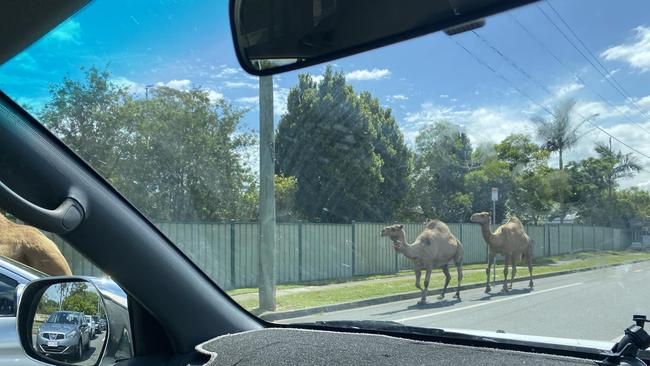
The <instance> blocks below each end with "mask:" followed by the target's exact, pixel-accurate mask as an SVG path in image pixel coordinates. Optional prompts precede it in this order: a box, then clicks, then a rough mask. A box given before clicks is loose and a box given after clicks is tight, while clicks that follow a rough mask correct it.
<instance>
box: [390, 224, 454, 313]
mask: <svg viewBox="0 0 650 366" xmlns="http://www.w3.org/2000/svg"><path fill="white" fill-rule="evenodd" d="M381 236H387V237H389V238H390V239H391V240H392V241H393V248H394V249H395V250H396V251H397V252H399V253H402V255H404V256H405V257H406V258H409V259H411V260H412V261H413V262H414V263H415V287H417V288H418V289H420V291H421V293H422V297H421V299H420V301H418V304H426V302H427V293H428V291H429V280H430V279H431V270H432V269H433V268H434V267H441V268H442V273H444V275H445V286H444V288H443V289H442V294H440V296H438V300H442V299H444V297H445V292H446V291H447V286H448V285H449V281H450V280H451V275H450V274H449V261H451V260H453V261H454V264H455V265H456V271H457V272H458V286H457V288H456V294H455V295H454V297H455V298H458V299H460V283H461V281H462V279H463V253H464V251H463V245H462V244H461V243H460V241H458V239H456V237H454V235H453V234H452V233H451V231H450V230H449V227H447V225H445V224H444V223H443V222H442V221H438V220H427V221H426V226H425V229H424V231H422V233H421V234H420V235H419V236H418V237H417V238H416V239H415V242H414V243H413V244H408V243H407V242H406V239H405V237H406V234H405V233H404V225H401V224H397V225H392V226H386V227H385V228H383V229H382V231H381ZM423 269H424V270H425V271H426V272H425V276H424V288H422V287H421V286H420V278H421V276H422V270H423Z"/></svg>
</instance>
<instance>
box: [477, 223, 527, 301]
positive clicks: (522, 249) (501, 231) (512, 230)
mask: <svg viewBox="0 0 650 366" xmlns="http://www.w3.org/2000/svg"><path fill="white" fill-rule="evenodd" d="M469 221H471V222H475V223H477V224H480V225H481V233H482V234H483V239H485V242H486V243H487V245H488V249H489V250H488V263H487V268H486V269H485V274H486V275H487V282H486V284H485V292H490V290H491V289H490V271H491V270H492V263H493V262H494V257H495V256H496V255H497V254H501V255H503V256H504V257H505V264H504V268H503V290H504V291H508V289H509V288H510V289H511V288H512V283H513V282H514V280H515V274H516V273H517V263H518V262H519V261H520V260H523V261H524V263H526V264H528V273H529V274H530V282H529V283H528V286H529V287H531V288H532V287H533V240H532V239H531V238H530V237H529V236H528V235H527V234H526V231H525V230H524V225H522V223H521V221H519V219H518V218H516V217H514V216H512V217H510V219H509V220H508V222H507V223H505V224H503V225H501V226H499V227H498V228H497V229H496V230H495V231H494V233H492V232H491V231H490V213H489V212H478V213H475V214H473V215H472V216H471V217H470V219H469ZM509 264H510V265H512V277H511V278H510V287H508V265H509Z"/></svg>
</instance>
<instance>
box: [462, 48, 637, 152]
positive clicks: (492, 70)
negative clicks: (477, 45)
mask: <svg viewBox="0 0 650 366" xmlns="http://www.w3.org/2000/svg"><path fill="white" fill-rule="evenodd" d="M452 39H453V40H454V42H455V43H456V44H457V45H458V46H459V47H461V48H462V49H463V50H465V52H467V53H468V54H469V55H470V56H472V57H473V58H474V59H475V60H476V61H477V62H478V63H479V64H481V65H483V66H484V67H486V68H487V69H488V70H490V71H491V72H492V73H493V74H495V75H496V76H498V77H499V78H500V79H502V80H504V81H505V82H506V83H508V84H510V85H511V86H512V87H513V88H514V89H515V90H517V92H519V93H520V94H521V95H523V96H524V97H526V98H528V99H529V100H530V101H531V102H532V103H533V104H535V105H537V106H538V107H540V108H542V109H543V110H544V111H546V112H547V113H548V114H550V115H551V116H554V113H553V112H552V111H551V110H549V109H548V108H547V107H545V106H543V105H541V104H540V103H538V102H537V101H536V100H534V99H533V98H532V97H530V96H529V95H528V94H527V93H525V92H524V91H523V90H521V89H520V88H518V87H517V86H516V85H515V84H514V83H513V82H512V81H510V80H509V79H508V78H506V77H505V76H503V75H502V74H500V73H499V72H497V71H496V70H495V69H494V68H493V67H491V66H490V65H488V64H487V63H486V62H484V61H483V60H481V58H480V57H478V56H476V55H475V54H474V53H473V52H472V51H470V50H469V49H467V48H466V47H465V46H463V45H462V44H461V43H460V42H458V41H457V40H456V39H454V38H453V37H452ZM493 50H494V51H495V52H497V49H496V47H494V48H493ZM497 53H498V54H499V55H503V53H502V52H500V51H499V52H497ZM502 57H504V58H507V57H506V56H505V55H503V56H502ZM508 60H509V59H508ZM510 62H512V63H514V64H516V63H515V62H514V61H512V60H510ZM516 68H517V69H518V70H523V69H522V68H521V67H520V66H519V65H517V66H516ZM523 74H524V76H526V77H529V78H530V79H531V81H533V79H532V77H531V76H530V74H528V73H527V72H525V70H524V71H523ZM535 83H536V84H537V83H538V84H540V85H541V83H539V82H535ZM543 89H544V90H546V91H548V88H546V87H543ZM551 96H552V93H551ZM578 116H580V117H581V118H582V119H583V122H587V123H589V124H590V125H592V126H594V127H595V128H596V129H598V130H599V131H601V132H603V133H604V134H606V135H607V136H609V137H611V138H612V139H614V140H616V141H617V142H619V143H620V144H621V145H623V146H625V147H627V148H628V149H630V150H632V151H634V152H636V153H637V154H639V155H641V156H643V157H646V158H648V159H650V155H646V154H644V153H642V152H641V151H639V150H637V149H636V148H634V147H632V146H630V145H628V144H627V143H625V142H623V141H622V140H621V139H619V138H618V137H616V136H614V135H612V134H611V133H609V132H607V131H605V130H604V129H603V128H602V127H601V126H599V125H598V124H595V123H593V122H592V121H591V120H590V118H591V117H590V118H585V117H584V116H582V115H580V114H579V113H578Z"/></svg>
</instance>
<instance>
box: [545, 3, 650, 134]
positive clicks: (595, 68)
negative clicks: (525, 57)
mask: <svg viewBox="0 0 650 366" xmlns="http://www.w3.org/2000/svg"><path fill="white" fill-rule="evenodd" d="M536 6H537V9H538V10H539V11H540V12H541V13H542V14H543V15H544V17H545V18H546V19H547V20H548V21H549V23H551V25H553V27H554V28H555V29H556V30H557V31H558V32H559V33H560V34H561V35H562V37H563V38H564V39H565V40H566V41H567V42H568V43H569V44H570V45H571V46H572V47H573V48H574V49H575V50H576V51H577V52H578V53H579V54H580V55H581V56H582V57H583V58H584V59H585V61H587V62H588V63H589V65H591V67H593V68H594V70H596V72H598V73H599V74H600V75H601V76H602V77H603V78H604V79H605V80H606V81H607V82H608V83H610V85H612V86H613V84H612V82H611V80H610V77H608V76H607V75H606V74H605V73H603V71H602V70H600V69H599V68H598V66H596V64H594V61H592V60H591V58H589V57H588V56H587V55H586V54H585V53H584V52H583V51H582V50H581V49H580V47H578V45H576V44H575V42H573V41H572V40H571V39H570V38H569V36H568V35H567V34H566V33H565V32H564V31H563V30H562V29H561V28H560V26H558V25H557V23H555V21H554V20H553V19H552V18H551V17H550V16H549V15H548V13H546V11H544V9H542V7H541V6H539V5H536ZM596 61H598V60H596ZM613 87H614V90H616V91H617V92H619V93H621V91H620V90H618V88H616V87H615V86H613ZM590 89H591V88H590ZM622 95H623V94H622ZM623 97H624V98H626V99H627V97H626V96H625V95H623ZM603 99H604V98H603ZM606 103H607V104H608V105H610V106H611V107H613V108H614V109H616V111H618V112H619V113H620V114H621V115H623V116H625V118H626V119H627V120H628V121H630V122H632V123H634V124H635V125H637V126H638V127H639V128H641V129H643V130H644V131H646V132H648V133H650V131H648V130H647V129H646V128H645V127H644V126H643V125H641V124H640V123H638V122H636V121H634V120H633V119H632V118H630V116H629V115H628V114H627V113H625V111H622V110H621V109H620V108H619V107H617V106H615V105H614V104H613V103H611V102H609V101H606Z"/></svg>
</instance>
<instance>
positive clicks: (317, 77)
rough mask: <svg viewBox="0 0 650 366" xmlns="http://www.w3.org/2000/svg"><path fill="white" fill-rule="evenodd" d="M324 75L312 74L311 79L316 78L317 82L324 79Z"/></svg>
mask: <svg viewBox="0 0 650 366" xmlns="http://www.w3.org/2000/svg"><path fill="white" fill-rule="evenodd" d="M323 78H324V76H323V75H311V79H312V80H314V82H315V83H316V84H318V83H320V82H321V81H322V80H323Z"/></svg>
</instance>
